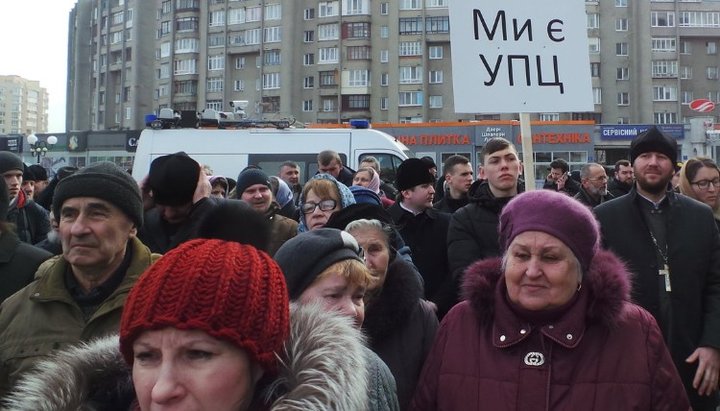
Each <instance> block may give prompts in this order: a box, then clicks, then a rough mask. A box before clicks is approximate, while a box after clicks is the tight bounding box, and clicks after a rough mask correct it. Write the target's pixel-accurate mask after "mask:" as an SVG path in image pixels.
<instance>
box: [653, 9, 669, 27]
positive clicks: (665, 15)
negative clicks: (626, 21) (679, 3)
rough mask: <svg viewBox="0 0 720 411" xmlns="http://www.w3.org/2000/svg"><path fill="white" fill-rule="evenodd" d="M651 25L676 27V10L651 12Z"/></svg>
mask: <svg viewBox="0 0 720 411" xmlns="http://www.w3.org/2000/svg"><path fill="white" fill-rule="evenodd" d="M650 26H651V27H675V12H674V11H653V12H650Z"/></svg>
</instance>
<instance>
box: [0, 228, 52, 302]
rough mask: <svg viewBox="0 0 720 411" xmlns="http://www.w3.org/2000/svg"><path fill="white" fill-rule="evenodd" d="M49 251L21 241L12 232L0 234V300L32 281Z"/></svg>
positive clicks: (48, 255) (48, 256)
mask: <svg viewBox="0 0 720 411" xmlns="http://www.w3.org/2000/svg"><path fill="white" fill-rule="evenodd" d="M52 256H53V255H52V254H50V253H49V252H47V251H45V250H42V249H40V248H37V247H34V246H32V245H30V244H27V243H23V242H21V241H20V240H19V239H18V237H17V235H16V234H15V233H13V232H4V233H2V234H0V302H2V301H3V300H5V299H6V298H8V297H10V296H11V295H13V294H15V292H17V291H18V290H20V289H21V288H23V287H25V286H26V285H28V284H30V283H31V282H33V279H34V278H35V272H36V271H37V269H38V267H39V266H40V264H41V263H42V262H43V261H45V260H47V259H48V258H50V257H52Z"/></svg>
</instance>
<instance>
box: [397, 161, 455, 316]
mask: <svg viewBox="0 0 720 411" xmlns="http://www.w3.org/2000/svg"><path fill="white" fill-rule="evenodd" d="M395 182H396V185H397V188H398V190H399V193H398V197H397V199H398V201H397V202H396V203H395V204H393V205H392V206H390V207H389V208H388V212H389V213H390V216H391V217H392V219H393V222H394V223H395V225H396V226H397V228H398V230H399V231H400V235H401V236H402V238H403V240H405V244H406V245H407V246H408V247H410V251H411V252H412V259H413V262H414V263H415V265H416V266H417V268H418V271H420V275H421V276H422V278H423V281H424V283H425V298H426V299H427V300H429V301H432V302H433V303H435V305H436V306H437V310H438V317H439V318H442V317H443V316H444V315H445V313H447V312H448V311H449V310H450V308H451V307H452V306H453V305H454V304H455V303H456V302H457V286H456V284H455V283H454V282H453V280H452V276H451V275H450V271H449V269H448V259H447V247H446V246H445V244H446V241H447V231H448V225H449V224H450V214H447V213H442V212H439V211H437V210H435V209H433V208H432V201H433V196H434V194H435V188H434V187H433V183H434V182H435V179H434V178H433V176H432V174H430V171H429V170H428V167H427V164H426V163H424V162H423V161H422V160H420V159H417V158H409V159H407V160H405V161H403V162H402V164H400V166H399V167H398V170H397V177H396V180H395Z"/></svg>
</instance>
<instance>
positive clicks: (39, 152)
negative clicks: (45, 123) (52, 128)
mask: <svg viewBox="0 0 720 411" xmlns="http://www.w3.org/2000/svg"><path fill="white" fill-rule="evenodd" d="M27 142H28V144H30V151H31V152H32V153H33V156H36V157H37V163H38V164H40V157H43V156H45V155H46V154H47V152H48V151H49V150H51V149H52V146H54V145H55V144H57V137H55V136H48V138H47V141H42V140H40V139H38V137H37V136H36V135H35V134H30V135H29V136H27Z"/></svg>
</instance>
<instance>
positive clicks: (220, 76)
mask: <svg viewBox="0 0 720 411" xmlns="http://www.w3.org/2000/svg"><path fill="white" fill-rule="evenodd" d="M449 1H451V0H397V1H390V0H388V1H382V0H333V1H319V0H292V1H289V0H288V1H283V0H207V1H200V0H152V1H148V0H146V1H140V0H79V1H78V3H77V6H76V8H75V10H74V11H73V12H72V13H71V49H70V51H69V63H68V64H69V74H68V76H69V79H68V80H69V84H70V86H69V87H70V89H69V90H68V96H69V97H68V113H69V114H68V128H69V129H113V128H141V127H142V126H143V125H144V115H145V114H147V113H152V112H157V110H158V109H159V108H163V107H172V108H174V109H176V110H190V111H202V110H203V109H206V108H211V109H215V110H218V111H232V110H233V109H232V108H231V107H230V102H231V101H243V100H244V101H247V102H248V106H247V108H246V109H245V112H246V115H247V116H248V117H251V118H266V119H272V118H284V117H293V118H295V119H297V121H299V122H301V123H338V122H345V121H347V120H349V119H352V118H369V119H371V120H372V121H373V122H397V123H403V122H408V123H409V122H422V121H448V120H459V119H460V120H471V119H493V120H500V119H512V118H514V117H515V115H513V114H503V115H500V114H496V113H477V114H475V115H466V114H456V113H455V112H454V107H453V92H452V67H451V58H450V57H451V56H450V53H451V50H450V29H451V28H450V27H449V19H448V3H449ZM585 6H586V10H587V23H588V43H589V53H590V61H591V67H590V72H591V75H592V84H593V95H594V99H595V110H594V111H593V112H588V113H539V114H536V115H535V116H534V118H537V119H541V120H594V121H595V122H597V123H610V124H615V123H621V124H622V123H681V122H684V121H686V120H687V119H688V118H689V117H691V116H693V115H694V113H693V112H692V111H690V110H689V108H688V103H689V102H690V101H691V100H693V99H695V98H700V97H703V98H710V99H711V100H713V101H719V100H720V95H718V94H720V88H719V87H718V75H719V74H720V73H719V72H718V70H719V68H718V67H719V66H720V63H719V62H718V54H717V46H718V42H720V30H718V28H719V27H720V2H718V1H707V0H705V1H700V0H693V1H689V0H683V1H681V0H664V1H657V0H599V1H598V0H595V1H592V0H586V2H585ZM88 45H89V46H88ZM70 96H72V98H70ZM478 98H492V96H478Z"/></svg>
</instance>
